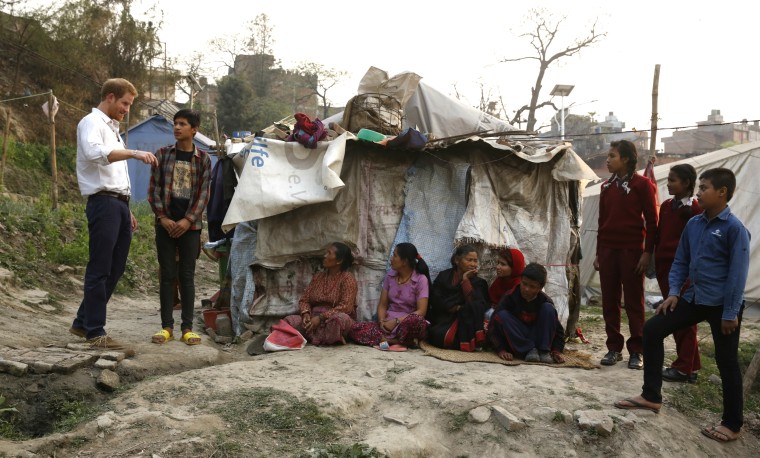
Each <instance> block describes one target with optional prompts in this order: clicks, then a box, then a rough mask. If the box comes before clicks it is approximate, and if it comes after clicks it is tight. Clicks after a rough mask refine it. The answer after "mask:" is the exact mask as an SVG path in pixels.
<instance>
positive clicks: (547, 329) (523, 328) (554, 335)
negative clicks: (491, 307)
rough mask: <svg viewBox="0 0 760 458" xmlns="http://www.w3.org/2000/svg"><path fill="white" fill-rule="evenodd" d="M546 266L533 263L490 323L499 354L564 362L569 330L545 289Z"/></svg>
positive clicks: (506, 297)
mask: <svg viewBox="0 0 760 458" xmlns="http://www.w3.org/2000/svg"><path fill="white" fill-rule="evenodd" d="M544 285H546V268H544V266H542V265H541V264H536V263H533V262H532V263H530V264H528V265H527V266H525V270H524V271H523V274H522V279H521V280H520V286H519V287H517V288H515V289H514V290H513V291H512V292H511V293H509V294H506V295H504V296H503V297H502V299H501V301H500V302H499V305H497V306H496V311H495V312H494V314H493V316H492V317H491V322H490V323H489V324H488V339H489V341H490V342H491V345H492V346H493V348H494V350H495V351H496V353H497V354H498V355H499V357H500V358H501V359H503V360H506V361H512V358H513V355H514V356H517V357H519V358H523V359H524V360H525V361H527V362H532V363H538V362H541V363H547V364H552V363H562V362H564V358H562V355H561V353H562V350H563V349H564V348H565V331H564V329H563V328H562V324H561V323H560V322H559V318H558V316H557V310H556V309H555V308H554V303H553V302H552V300H551V299H550V298H549V296H547V295H546V294H545V293H544V292H543V291H542V290H543V288H544Z"/></svg>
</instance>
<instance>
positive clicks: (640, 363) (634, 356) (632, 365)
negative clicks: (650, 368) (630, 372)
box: [628, 353, 644, 369]
mask: <svg viewBox="0 0 760 458" xmlns="http://www.w3.org/2000/svg"><path fill="white" fill-rule="evenodd" d="M643 368H644V357H643V356H642V355H641V353H631V359H629V360H628V369H643Z"/></svg>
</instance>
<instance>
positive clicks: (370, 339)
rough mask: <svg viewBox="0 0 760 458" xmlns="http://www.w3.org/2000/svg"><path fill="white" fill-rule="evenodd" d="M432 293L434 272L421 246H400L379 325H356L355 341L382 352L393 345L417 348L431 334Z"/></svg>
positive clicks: (386, 283) (393, 259)
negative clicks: (428, 315)
mask: <svg viewBox="0 0 760 458" xmlns="http://www.w3.org/2000/svg"><path fill="white" fill-rule="evenodd" d="M429 290H430V272H429V270H428V266H427V264H426V263H425V261H423V260H422V257H421V256H420V255H419V253H417V247H415V246H414V245H412V244H411V243H399V244H398V245H396V248H395V249H394V250H393V256H392V257H391V271H390V272H388V274H387V275H386V276H385V280H383V292H382V293H380V303H379V304H378V305H377V322H374V321H372V322H364V323H356V324H355V325H354V326H353V327H352V328H351V334H350V336H351V340H353V341H354V342H356V343H358V344H361V345H370V346H379V347H380V349H386V348H389V347H390V346H391V345H401V346H402V347H403V346H405V345H406V346H417V345H418V343H419V341H420V340H424V339H425V335H426V333H427V321H425V313H426V312H427V307H428V296H429ZM383 342H385V343H386V345H383ZM391 349H394V348H391ZM396 349H397V350H402V351H403V350H404V348H399V347H397V348H396Z"/></svg>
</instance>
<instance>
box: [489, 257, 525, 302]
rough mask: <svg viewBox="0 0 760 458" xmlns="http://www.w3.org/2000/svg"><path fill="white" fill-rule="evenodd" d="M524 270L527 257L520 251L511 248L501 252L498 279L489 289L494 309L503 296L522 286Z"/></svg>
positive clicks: (497, 266)
mask: <svg viewBox="0 0 760 458" xmlns="http://www.w3.org/2000/svg"><path fill="white" fill-rule="evenodd" d="M523 270H525V256H523V254H522V252H521V251H520V250H518V249H517V248H509V249H506V250H501V251H499V258H498V260H497V261H496V279H495V280H494V281H493V283H491V287H490V288H488V297H489V298H490V299H491V308H492V309H493V307H496V304H498V303H499V301H500V300H501V298H502V296H504V295H505V294H507V293H508V292H510V291H512V290H513V289H514V287H515V286H517V285H519V284H520V278H521V277H522V273H523Z"/></svg>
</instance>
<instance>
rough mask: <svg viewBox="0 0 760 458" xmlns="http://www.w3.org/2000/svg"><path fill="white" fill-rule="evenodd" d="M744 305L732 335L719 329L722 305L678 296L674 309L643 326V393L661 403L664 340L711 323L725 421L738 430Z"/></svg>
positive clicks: (648, 399)
mask: <svg viewBox="0 0 760 458" xmlns="http://www.w3.org/2000/svg"><path fill="white" fill-rule="evenodd" d="M743 311H744V304H742V306H741V308H740V309H739V315H738V318H739V326H738V327H737V328H736V330H735V331H734V332H732V333H731V334H729V335H723V333H722V332H721V330H720V326H721V321H722V317H723V307H722V306H706V305H698V304H693V303H690V302H687V301H686V300H684V299H683V298H679V299H678V305H677V306H676V308H675V310H673V311H670V312H668V313H667V314H666V315H663V314H659V315H655V316H653V317H652V318H650V319H649V320H647V322H646V324H645V325H644V386H643V387H642V392H641V396H642V397H643V398H644V399H646V400H647V401H649V402H656V403H661V402H662V365H663V362H664V359H665V349H664V344H663V341H664V340H665V338H666V337H667V336H669V335H670V334H672V333H673V331H676V330H678V329H682V328H686V327H689V326H692V325H694V324H697V323H701V322H702V321H707V322H708V323H710V329H711V331H712V336H713V342H714V343H715V362H716V363H718V370H719V371H720V378H721V380H722V382H723V421H722V422H721V424H723V426H726V427H727V428H729V429H730V430H731V431H734V432H739V431H740V430H741V428H742V425H743V423H744V420H743V413H742V411H743V410H744V397H743V393H742V375H741V371H740V370H739V360H738V350H739V331H740V329H741V323H742V312H743Z"/></svg>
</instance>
